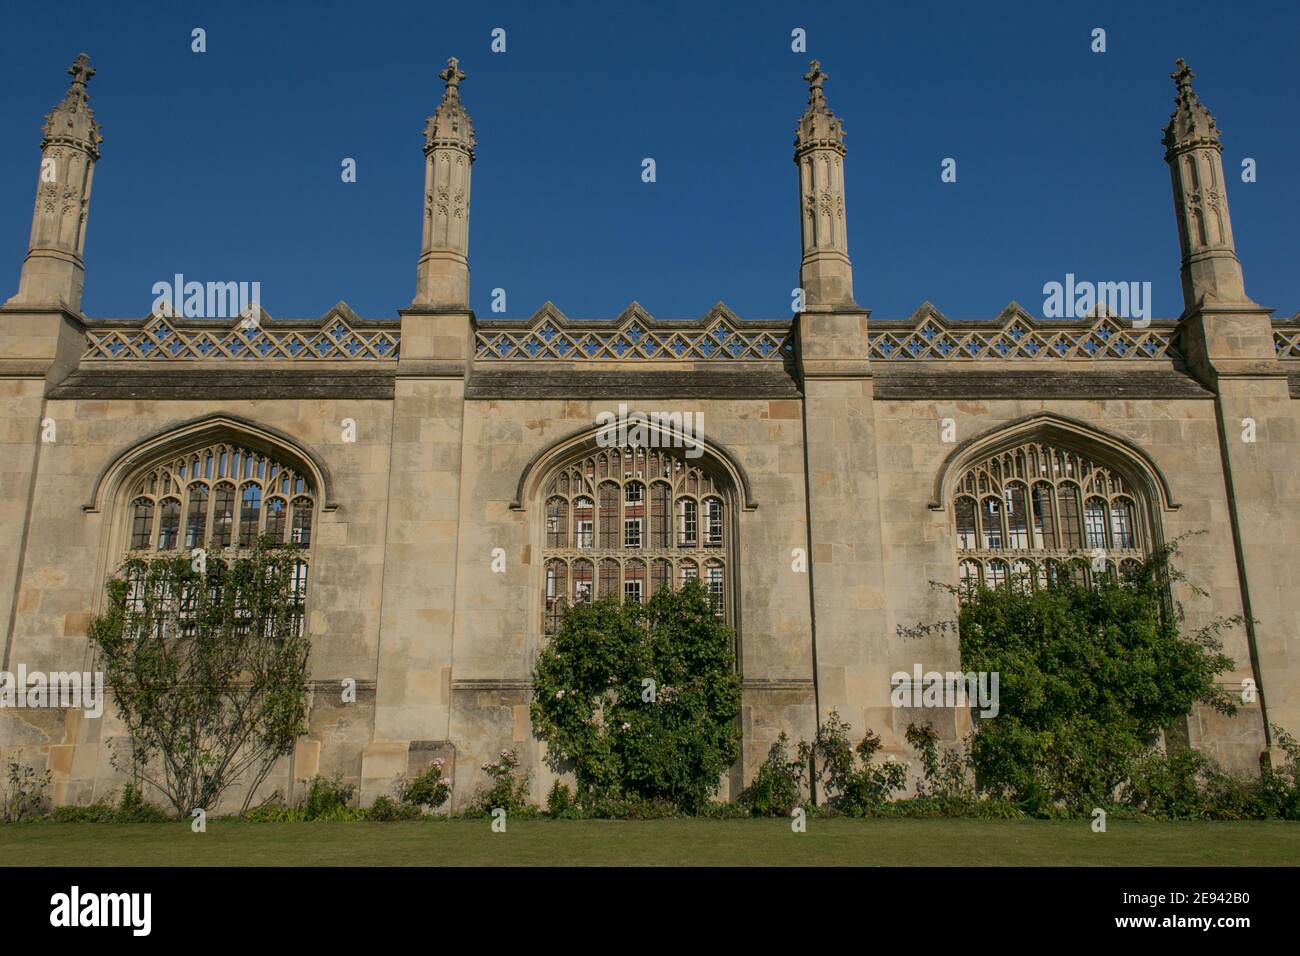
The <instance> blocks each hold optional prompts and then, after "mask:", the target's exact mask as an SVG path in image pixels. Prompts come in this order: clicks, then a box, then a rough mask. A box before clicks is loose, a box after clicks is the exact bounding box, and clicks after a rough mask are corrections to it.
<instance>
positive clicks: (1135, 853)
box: [0, 819, 1300, 866]
mask: <svg viewBox="0 0 1300 956" xmlns="http://www.w3.org/2000/svg"><path fill="white" fill-rule="evenodd" d="M0 859H3V861H4V864H5V865H6V866H141V865H153V866H159V865H161V866H205V865H207V866H260V865H287V866H336V865H343V866H358V865H361V866H374V865H381V866H382V865H388V866H447V865H473V866H499V865H523V866H532V865H542V866H565V865H583V864H598V865H613V866H624V865H634V866H635V865H650V866H664V865H667V866H693V865H711V866H732V865H750V864H753V865H761V866H787V865H795V866H800V865H802V866H807V865H819V864H830V865H840V866H845V865H847V866H908V865H927V866H934V865H959V866H971V865H975V866H1052V865H1070V866H1158V865H1159V866H1171V865H1172V866H1295V865H1297V864H1300V824H1296V823H1280V822H1259V823H1255V822H1243V823H1235V822H1234V823H1154V822H1150V823H1149V822H1141V823H1138V822H1125V821H1115V820H1112V821H1110V823H1109V824H1108V827H1107V832H1106V833H1093V832H1092V831H1091V829H1090V828H1089V822H1088V821H1087V820H1076V821H1024V820H1014V821H1012V820H845V819H837V820H816V819H814V820H810V821H808V832H807V833H798V834H796V833H792V832H791V831H790V825H789V823H788V822H786V821H784V820H653V821H644V822H622V821H603V820H583V821H553V820H515V821H511V822H510V823H509V824H508V829H507V832H505V833H493V832H491V829H490V824H489V821H487V820H482V821H479V820H453V821H447V820H438V821H426V822H418V821H417V822H408V823H242V822H229V821H220V820H218V821H213V822H210V823H209V824H208V830H207V832H206V833H192V832H190V828H189V824H188V823H174V824H165V823H164V824H104V823H100V824H85V823H82V824H76V823H31V824H20V825H11V826H0Z"/></svg>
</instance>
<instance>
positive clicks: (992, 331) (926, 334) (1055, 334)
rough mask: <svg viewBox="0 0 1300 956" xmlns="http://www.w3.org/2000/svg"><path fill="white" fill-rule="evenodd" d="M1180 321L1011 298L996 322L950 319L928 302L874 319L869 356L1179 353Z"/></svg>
mask: <svg viewBox="0 0 1300 956" xmlns="http://www.w3.org/2000/svg"><path fill="white" fill-rule="evenodd" d="M1176 326H1177V322H1176V321H1175V320H1173V319H1152V320H1150V323H1149V324H1148V325H1146V326H1145V327H1144V328H1138V327H1137V325H1135V323H1134V322H1133V321H1132V320H1129V319H1117V318H1111V317H1109V316H1107V317H1100V318H1089V319H1083V320H1043V319H1037V318H1035V317H1034V316H1032V315H1030V314H1029V313H1027V312H1026V311H1025V310H1024V309H1022V308H1021V307H1020V306H1019V305H1017V304H1016V303H1014V302H1012V303H1011V304H1010V305H1008V306H1007V307H1006V308H1005V309H1003V310H1002V312H1001V314H1000V315H999V316H998V317H997V319H995V320H994V321H992V322H952V321H950V320H949V319H948V318H946V317H945V316H944V315H943V313H941V312H940V311H939V310H938V309H936V308H935V307H934V306H932V305H930V303H928V302H927V303H925V304H923V305H922V306H921V307H920V308H919V309H917V310H916V312H914V313H913V314H912V315H911V317H910V318H907V319H903V320H898V321H873V322H872V323H871V331H870V332H869V333H868V336H867V340H868V358H870V359H872V360H873V361H885V362H918V361H947V362H956V361H974V360H979V359H985V360H993V361H1033V360H1046V359H1076V360H1091V361H1107V360H1137V359H1165V360H1169V359H1178V358H1179V355H1178V351H1177V349H1176V347H1175V344H1174V332H1175V328H1176Z"/></svg>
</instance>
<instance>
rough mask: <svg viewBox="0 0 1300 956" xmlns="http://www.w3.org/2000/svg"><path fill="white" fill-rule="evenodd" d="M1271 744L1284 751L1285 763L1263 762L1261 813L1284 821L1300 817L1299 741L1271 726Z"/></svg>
mask: <svg viewBox="0 0 1300 956" xmlns="http://www.w3.org/2000/svg"><path fill="white" fill-rule="evenodd" d="M1273 746H1274V747H1276V748H1277V749H1279V750H1281V751H1282V752H1283V753H1284V754H1286V758H1287V759H1286V763H1285V764H1283V765H1282V766H1281V767H1274V766H1273V765H1272V763H1271V762H1270V763H1266V764H1265V765H1264V767H1263V772H1262V774H1261V777H1260V786H1259V803H1260V809H1261V812H1262V813H1264V814H1265V815H1267V816H1270V817H1278V818H1280V819H1283V820H1300V742H1297V741H1296V739H1295V738H1294V737H1292V736H1291V735H1290V734H1289V733H1287V732H1286V731H1285V730H1283V729H1282V728H1281V727H1278V726H1274V727H1273Z"/></svg>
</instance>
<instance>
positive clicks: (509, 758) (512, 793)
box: [474, 750, 528, 816]
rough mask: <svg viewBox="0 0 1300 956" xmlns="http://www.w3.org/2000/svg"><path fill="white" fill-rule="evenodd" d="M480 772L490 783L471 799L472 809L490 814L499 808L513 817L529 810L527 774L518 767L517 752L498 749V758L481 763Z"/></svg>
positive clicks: (479, 812) (483, 813)
mask: <svg viewBox="0 0 1300 956" xmlns="http://www.w3.org/2000/svg"><path fill="white" fill-rule="evenodd" d="M483 771H484V772H485V773H486V774H487V775H488V777H490V778H491V780H492V782H491V783H490V784H488V785H487V786H486V787H484V788H483V789H481V790H480V791H479V792H478V795H477V797H476V798H475V800H474V810H475V812H477V813H478V814H481V815H490V814H491V813H492V811H493V810H496V809H498V808H499V809H503V810H505V811H506V813H507V814H509V815H511V816H516V815H519V814H522V813H524V812H525V811H526V810H527V809H528V774H527V773H523V772H521V771H520V770H519V754H518V752H517V751H514V750H503V751H501V758H500V759H499V760H497V761H495V762H493V761H491V760H489V761H487V762H486V763H484V764H483Z"/></svg>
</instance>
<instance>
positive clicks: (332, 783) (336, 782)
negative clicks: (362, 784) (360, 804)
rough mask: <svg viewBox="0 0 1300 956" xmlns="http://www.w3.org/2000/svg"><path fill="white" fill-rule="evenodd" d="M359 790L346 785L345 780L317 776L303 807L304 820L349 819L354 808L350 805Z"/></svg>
mask: <svg viewBox="0 0 1300 956" xmlns="http://www.w3.org/2000/svg"><path fill="white" fill-rule="evenodd" d="M356 792H357V788H356V787H355V786H353V785H352V784H350V783H344V782H343V778H342V777H341V776H339V775H335V776H334V777H333V778H332V779H329V780H327V779H325V778H324V777H321V776H319V775H318V776H316V777H315V778H314V779H313V780H312V782H311V787H310V788H309V789H308V791H307V800H306V802H305V803H304V805H303V819H304V820H339V819H348V818H349V816H350V815H349V813H347V812H345V811H349V810H351V809H353V808H351V807H349V806H348V804H349V803H351V802H352V798H353V796H355V795H356Z"/></svg>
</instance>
